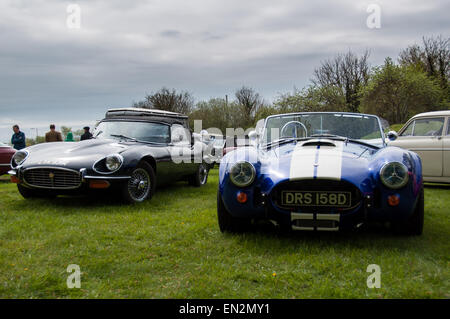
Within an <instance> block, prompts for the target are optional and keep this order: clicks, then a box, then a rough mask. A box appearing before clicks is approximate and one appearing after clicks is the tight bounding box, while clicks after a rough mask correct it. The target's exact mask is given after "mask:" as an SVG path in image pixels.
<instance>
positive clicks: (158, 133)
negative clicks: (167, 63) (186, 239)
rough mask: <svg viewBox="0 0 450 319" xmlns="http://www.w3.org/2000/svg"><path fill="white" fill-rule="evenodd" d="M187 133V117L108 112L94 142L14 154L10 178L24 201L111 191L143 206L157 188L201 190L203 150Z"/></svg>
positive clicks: (204, 171)
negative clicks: (182, 184) (179, 184)
mask: <svg viewBox="0 0 450 319" xmlns="http://www.w3.org/2000/svg"><path fill="white" fill-rule="evenodd" d="M188 127H189V126H188V118H187V116H185V115H182V114H178V113H173V112H167V111H160V110H155V109H139V108H121V109H111V110H109V111H108V112H107V113H106V116H105V118H104V119H103V120H102V121H100V122H99V123H98V125H97V127H96V128H95V131H94V138H93V139H89V140H84V141H81V142H75V143H73V142H72V143H69V142H68V143H66V142H63V143H61V142H60V143H45V144H38V145H34V146H31V147H28V148H26V149H23V150H21V151H18V152H17V153H16V154H15V155H14V157H13V158H12V162H11V164H12V170H11V171H10V172H9V173H10V174H11V180H12V181H13V182H15V183H17V187H18V190H19V192H20V194H21V195H22V196H23V197H24V198H29V197H48V196H55V195H59V194H80V193H84V192H85V191H87V190H89V189H94V190H95V189H103V190H106V191H110V190H111V191H112V190H113V189H116V190H117V191H119V192H120V193H121V195H122V197H123V198H124V199H125V200H126V201H127V202H130V203H134V202H142V201H144V200H146V199H147V198H151V197H152V195H153V193H154V192H155V190H156V186H157V185H160V184H166V183H171V182H175V181H179V180H186V181H188V182H189V183H190V184H191V185H193V186H202V185H204V184H206V182H207V178H208V170H207V167H206V165H205V163H204V162H202V147H201V146H199V145H198V142H196V141H195V140H194V139H193V138H192V134H191V132H190V131H189V128H188ZM195 159H197V160H195ZM198 159H199V160H198Z"/></svg>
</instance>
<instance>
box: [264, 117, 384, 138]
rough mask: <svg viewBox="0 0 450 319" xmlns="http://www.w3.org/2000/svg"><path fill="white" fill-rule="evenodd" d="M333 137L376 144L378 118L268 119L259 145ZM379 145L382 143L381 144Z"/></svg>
mask: <svg viewBox="0 0 450 319" xmlns="http://www.w3.org/2000/svg"><path fill="white" fill-rule="evenodd" d="M314 135H337V136H342V137H347V138H350V139H355V140H362V141H364V142H367V143H371V144H379V143H380V141H381V139H382V135H381V129H380V124H379V121H378V118H377V117H375V116H371V115H365V114H361V115H358V114H343V113H309V114H307V113H304V114H285V115H279V116H271V117H269V118H268V119H267V121H266V125H265V129H264V140H263V143H266V144H267V143H271V142H274V141H277V140H279V139H286V138H306V137H311V136H314ZM381 143H382V142H381Z"/></svg>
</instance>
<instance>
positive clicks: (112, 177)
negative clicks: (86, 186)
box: [84, 176, 131, 180]
mask: <svg viewBox="0 0 450 319" xmlns="http://www.w3.org/2000/svg"><path fill="white" fill-rule="evenodd" d="M130 178H131V177H130V176H84V179H105V180H108V179H130Z"/></svg>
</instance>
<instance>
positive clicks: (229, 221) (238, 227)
mask: <svg viewBox="0 0 450 319" xmlns="http://www.w3.org/2000/svg"><path fill="white" fill-rule="evenodd" d="M217 219H218V221H219V228H220V231H221V232H222V233H226V232H228V233H242V232H244V231H246V230H247V229H248V227H249V226H250V220H249V219H247V218H237V217H234V216H232V215H231V214H230V213H229V212H228V210H227V209H226V207H225V205H224V203H223V200H222V196H221V195H220V192H219V191H218V192H217Z"/></svg>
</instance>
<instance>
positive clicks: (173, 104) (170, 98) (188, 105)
mask: <svg viewBox="0 0 450 319" xmlns="http://www.w3.org/2000/svg"><path fill="white" fill-rule="evenodd" d="M193 105H194V98H193V97H192V95H191V94H190V93H189V92H185V91H182V92H180V93H178V92H177V91H176V90H175V89H171V90H169V89H167V88H165V87H163V88H162V89H160V90H159V91H157V92H155V93H152V94H149V95H147V96H146V97H145V100H144V101H139V102H135V103H133V107H141V108H149V109H159V110H165V111H170V112H177V113H182V114H189V113H190V112H191V110H192V108H193Z"/></svg>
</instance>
